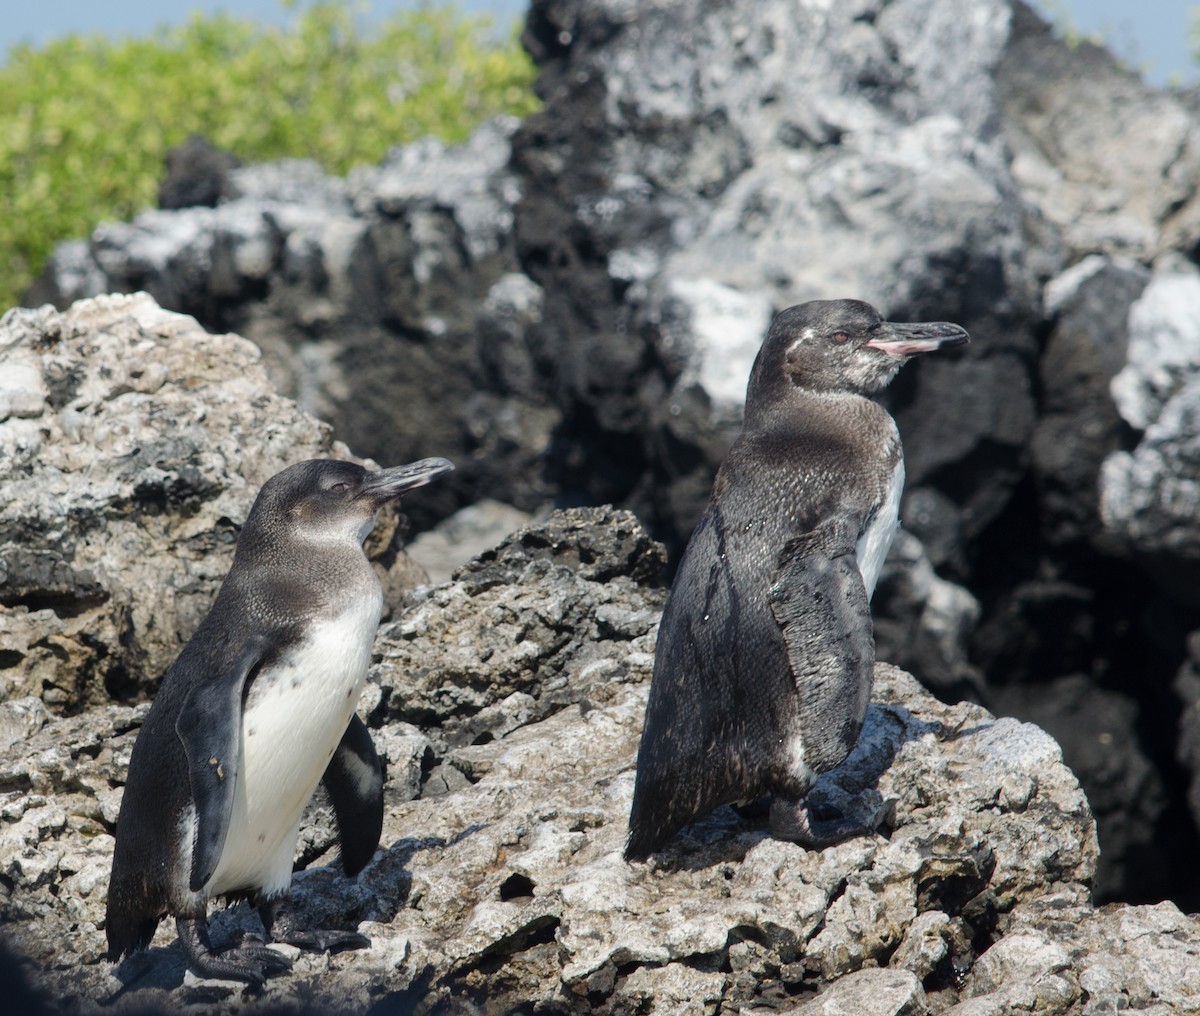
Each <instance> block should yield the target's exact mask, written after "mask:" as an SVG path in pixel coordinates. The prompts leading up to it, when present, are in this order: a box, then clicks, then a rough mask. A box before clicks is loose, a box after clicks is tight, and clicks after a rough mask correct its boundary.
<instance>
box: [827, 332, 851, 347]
mask: <svg viewBox="0 0 1200 1016" xmlns="http://www.w3.org/2000/svg"><path fill="white" fill-rule="evenodd" d="M829 337H830V338H831V339H832V340H833V341H834V342H835V343H836V344H837V345H839V346H844V345H845V344H846V343H847V342H849V341H850V336H849V335H847V334H846V333H845V332H834V333H833V334H832V335H831V336H829Z"/></svg>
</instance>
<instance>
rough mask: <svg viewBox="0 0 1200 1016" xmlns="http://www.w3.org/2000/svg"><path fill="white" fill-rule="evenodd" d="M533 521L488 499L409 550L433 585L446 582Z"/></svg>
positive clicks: (423, 535) (458, 514) (447, 521)
mask: <svg viewBox="0 0 1200 1016" xmlns="http://www.w3.org/2000/svg"><path fill="white" fill-rule="evenodd" d="M530 520H531V516H530V514H529V513H528V512H523V511H521V510H520V509H519V508H514V507H513V506H512V505H507V504H504V503H503V502H501V501H494V500H492V499H490V498H486V499H484V500H482V501H477V502H476V503H475V504H473V505H469V506H468V507H466V508H462V509H460V510H459V511H457V512H455V513H454V514H453V515H451V516H450V517H449V518H447V519H444V520H443V521H442V522H440V523H439V524H438V525H437V526H436V527H434V528H433V529H431V530H429V531H428V532H424V533H421V534H420V535H419V536H418V537H417V538H416V539H415V540H413V541H412V542H411V543H410V544H409V545H408V547H407V548H406V549H407V550H408V553H409V556H410V557H412V558H413V560H415V561H417V562H418V563H419V564H421V565H422V566H423V567H424V569H425V571H426V572H427V573H428V574H429V580H430V581H431V582H434V583H440V582H445V581H447V580H448V579H449V578H450V576H451V575H452V574H453V573H454V572H455V571H457V570H458V569H459V568H460V567H462V566H463V565H465V564H466V563H467V562H468V561H470V560H471V558H473V557H475V556H476V555H478V554H482V553H483V552H484V551H486V550H490V549H491V548H492V547H493V546H495V545H496V544H497V543H499V542H500V541H501V540H502V539H503V538H504V537H506V536H508V534H509V533H512V532H515V531H516V530H518V529H520V528H522V527H523V526H524V525H526V524H527V523H528V522H529V521H530Z"/></svg>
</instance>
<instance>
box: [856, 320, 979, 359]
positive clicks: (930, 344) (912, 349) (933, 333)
mask: <svg viewBox="0 0 1200 1016" xmlns="http://www.w3.org/2000/svg"><path fill="white" fill-rule="evenodd" d="M970 341H971V337H970V336H969V335H968V334H967V333H966V330H965V329H963V328H960V327H959V326H958V325H955V324H951V323H950V322H949V321H930V322H926V323H921V324H898V323H896V322H894V321H885V322H883V324H882V326H881V327H880V328H879V329H878V331H876V332H875V334H874V335H872V337H871V338H870V339H868V340H867V341H866V342H864V343H863V345H864V346H866V347H868V348H870V349H878V350H879V351H880V352H881V353H887V354H888V355H889V356H916V355H917V354H918V353H932V352H933V351H934V350H936V349H948V348H950V347H951V346H965V345H966V344H967V343H968V342H970Z"/></svg>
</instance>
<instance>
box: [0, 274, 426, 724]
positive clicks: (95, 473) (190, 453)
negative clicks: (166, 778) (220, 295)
mask: <svg viewBox="0 0 1200 1016" xmlns="http://www.w3.org/2000/svg"><path fill="white" fill-rule="evenodd" d="M10 363H12V364H15V365H16V369H15V370H14V371H13V372H12V373H10V372H9V364H10ZM0 376H4V377H14V376H15V377H18V378H20V377H24V378H26V381H25V382H22V383H23V384H24V385H25V387H24V388H23V389H22V390H24V391H27V392H35V393H40V394H39V396H38V398H39V400H40V401H35V400H32V399H31V400H27V401H25V402H24V403H22V405H23V406H24V409H22V411H21V413H20V414H15V413H11V414H9V415H8V417H7V419H4V420H3V421H2V422H0V449H3V454H4V460H5V463H6V468H5V470H4V471H3V475H2V476H0V505H2V506H3V507H0V631H3V632H4V635H5V642H4V648H3V650H2V651H0V676H2V677H3V680H4V685H3V694H4V697H6V698H9V699H19V698H23V697H26V696H33V697H36V698H39V699H41V700H42V701H43V702H44V703H45V704H46V705H47V706H48V707H49V708H50V709H51V710H52V711H55V712H60V713H61V712H73V711H77V710H78V709H80V708H83V707H85V706H88V705H100V704H106V703H108V702H109V701H110V700H111V698H113V697H116V698H126V697H130V696H134V695H137V694H139V693H144V691H145V690H147V689H148V687H149V686H150V685H152V684H153V683H154V682H156V681H157V679H158V677H159V676H160V675H161V674H162V672H163V670H165V668H166V667H167V665H168V664H169V663H170V662H171V661H172V660H173V659H174V657H175V654H176V653H177V652H178V651H179V648H180V646H181V645H182V644H183V643H184V641H186V639H187V637H188V636H189V635H190V634H191V632H192V631H193V630H194V628H195V627H196V625H197V624H198V623H199V621H200V619H201V617H203V615H204V614H205V613H206V612H207V610H208V608H209V606H210V605H211V602H212V598H213V596H214V594H215V592H216V589H217V586H218V585H219V584H220V581H221V579H222V578H224V575H225V573H226V571H228V568H229V565H230V562H231V561H232V558H233V545H234V540H235V538H236V535H237V531H238V526H239V523H240V521H241V519H243V518H244V517H245V515H246V513H247V512H248V511H249V508H250V505H251V503H252V502H253V500H254V496H255V494H256V493H257V490H258V487H259V485H260V484H261V483H262V482H263V481H264V480H266V479H267V477H269V476H271V475H272V474H273V473H275V472H277V471H278V470H280V469H282V468H283V467H284V466H285V465H288V464H289V463H292V462H296V461H299V460H301V459H304V458H311V457H316V456H329V455H332V456H340V457H347V456H348V454H349V453H348V452H347V450H346V449H345V447H344V446H342V445H340V444H338V443H336V442H334V441H333V440H332V435H331V432H330V428H329V427H328V426H327V425H325V424H322V423H319V422H318V421H317V420H315V419H314V418H312V417H311V416H308V415H307V414H305V413H302V412H300V411H299V410H298V409H297V408H296V406H295V405H294V404H293V403H291V402H290V401H288V400H286V399H283V398H281V397H280V396H278V395H276V394H275V393H274V391H273V390H272V388H271V386H270V383H269V382H268V380H267V377H266V374H265V373H264V371H263V369H262V366H261V364H260V362H259V354H258V350H257V349H256V348H255V347H254V346H253V345H252V344H251V343H249V342H247V341H246V340H244V339H242V338H239V337H238V336H236V335H210V334H208V333H207V332H205V331H204V330H203V329H201V328H200V327H199V325H197V323H196V322H195V321H194V320H193V319H191V318H189V317H185V316H183V315H180V314H175V313H170V312H168V311H164V310H162V309H160V308H159V307H158V305H157V304H155V302H154V301H153V300H152V299H151V298H150V297H148V296H146V295H145V294H141V295H136V296H108V297H99V298H96V299H93V300H87V301H83V302H81V303H78V304H76V305H75V306H73V307H72V308H71V309H70V310H68V311H66V312H63V313H61V314H60V313H57V312H55V311H53V310H52V309H51V308H48V307H47V308H42V309H40V310H15V311H10V312H9V313H8V314H6V315H5V316H4V317H3V318H0ZM395 529H396V519H395V517H394V516H391V517H389V519H388V520H385V522H384V524H383V525H381V527H380V530H381V532H380V533H379V535H378V536H377V537H376V538H375V539H376V540H377V542H378V544H379V545H378V548H377V549H378V551H379V552H380V553H383V552H384V551H385V550H386V548H387V545H388V543H389V542H390V538H391V534H392V532H394V530H395ZM391 563H392V565H393V572H396V571H399V570H402V569H403V568H404V567H405V565H406V561H405V559H403V555H392V558H391ZM151 591H152V592H151ZM148 594H149V595H148Z"/></svg>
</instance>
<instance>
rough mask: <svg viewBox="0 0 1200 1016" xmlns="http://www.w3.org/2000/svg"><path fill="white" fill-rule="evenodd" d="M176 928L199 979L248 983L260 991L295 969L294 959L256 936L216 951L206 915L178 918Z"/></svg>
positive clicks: (189, 963) (191, 968)
mask: <svg viewBox="0 0 1200 1016" xmlns="http://www.w3.org/2000/svg"><path fill="white" fill-rule="evenodd" d="M175 927H176V929H177V930H178V932H179V941H180V944H181V945H182V946H183V952H184V955H185V956H186V957H187V964H188V969H189V970H191V971H192V973H194V974H196V975H197V976H199V977H213V978H218V979H220V980H224V981H245V982H246V983H247V984H249V985H250V986H251V987H253V988H261V987H262V986H263V983H264V982H265V981H266V979H267V978H268V977H273V976H275V975H276V974H285V973H287V972H288V971H289V970H291V969H292V961H291V960H289V959H288V958H287V957H286V956H284V955H283V954H282V953H279V952H277V951H276V950H274V949H272V948H271V947H270V946H268V945H266V944H265V943H263V942H262V941H261V940H260V939H255V938H254V937H253V936H244V937H243V938H242V941H241V942H239V943H238V944H237V945H234V946H231V947H230V948H229V949H225V950H224V951H222V952H219V953H218V952H214V951H213V947H212V943H211V942H210V941H209V938H208V919H207V916H202V917H177V918H176V919H175Z"/></svg>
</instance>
